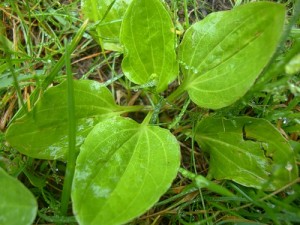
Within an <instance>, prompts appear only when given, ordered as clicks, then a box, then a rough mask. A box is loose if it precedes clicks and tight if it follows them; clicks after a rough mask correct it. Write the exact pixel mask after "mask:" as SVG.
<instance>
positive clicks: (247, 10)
mask: <svg viewBox="0 0 300 225" xmlns="http://www.w3.org/2000/svg"><path fill="white" fill-rule="evenodd" d="M284 19H285V10H284V5H281V4H275V3H271V2H257V3H250V4H246V5H242V6H239V7H236V8H234V9H233V10H231V11H226V12H217V13H212V14H210V15H208V16H207V17H206V18H205V19H204V20H202V21H200V22H197V23H196V24H194V25H193V26H191V27H190V28H189V29H188V30H187V31H186V33H185V36H184V38H183V41H182V43H181V45H180V47H179V61H180V62H181V68H182V71H183V73H184V76H185V81H184V85H185V89H186V90H187V91H188V93H189V96H190V97H191V99H192V101H193V102H195V103H196V104H197V105H199V106H201V107H205V108H211V109H218V108H222V107H225V106H228V105H230V104H232V103H234V102H235V101H236V100H238V99H239V98H241V97H242V96H243V95H244V94H245V93H246V92H247V91H248V90H249V89H250V87H251V86H252V84H253V83H254V81H255V80H256V78H257V77H258V76H259V74H260V73H261V72H262V70H263V68H264V67H265V65H266V64H267V63H268V61H269V60H270V58H271V56H272V55H273V53H274V52H275V49H276V47H277V44H278V41H279V38H280V36H281V33H282V30H283V24H284Z"/></svg>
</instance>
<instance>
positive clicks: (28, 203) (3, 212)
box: [0, 167, 38, 225]
mask: <svg viewBox="0 0 300 225" xmlns="http://www.w3.org/2000/svg"><path fill="white" fill-rule="evenodd" d="M0 184H1V185H0V224H3V225H4V224H5V225H20V224H22V225H27V224H28V225H31V224H32V223H33V220H34V219H35V217H36V213H37V208H38V207H37V202H36V200H35V198H34V196H33V195H32V193H31V192H30V191H29V190H28V189H27V188H26V187H25V186H24V185H23V184H22V183H21V182H20V181H18V180H17V179H15V178H13V177H11V176H9V175H8V174H7V173H6V172H5V171H4V170H3V169H2V168H1V167H0Z"/></svg>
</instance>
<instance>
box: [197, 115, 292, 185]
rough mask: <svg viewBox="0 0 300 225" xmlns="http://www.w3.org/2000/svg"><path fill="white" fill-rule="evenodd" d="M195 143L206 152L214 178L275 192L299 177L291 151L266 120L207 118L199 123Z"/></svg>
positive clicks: (286, 142) (285, 141)
mask: <svg viewBox="0 0 300 225" xmlns="http://www.w3.org/2000/svg"><path fill="white" fill-rule="evenodd" d="M196 141H197V142H198V144H199V145H200V146H201V148H202V149H203V150H205V151H207V152H209V154H210V162H209V174H210V176H212V177H214V178H215V179H230V180H233V181H235V182H237V183H240V184H242V185H245V186H249V187H255V188H264V189H266V190H275V189H277V188H280V187H282V186H284V185H286V184H288V183H289V182H291V181H293V180H294V179H296V178H297V177H298V169H297V165H296V162H295V155H294V152H293V150H292V148H291V147H290V145H289V143H288V141H287V140H285V139H284V138H283V137H282V135H281V134H280V133H279V131H278V130H277V129H276V128H275V127H274V126H273V125H272V124H270V123H269V122H268V121H267V120H264V119H256V118H251V117H239V118H234V119H223V118H212V117H208V118H205V119H203V120H202V121H200V122H199V123H198V125H197V129H196Z"/></svg>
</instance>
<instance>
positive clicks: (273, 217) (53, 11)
mask: <svg viewBox="0 0 300 225" xmlns="http://www.w3.org/2000/svg"><path fill="white" fill-rule="evenodd" d="M167 2H168V3H169V5H170V9H171V10H172V16H173V20H174V21H175V22H176V23H177V29H179V30H180V29H186V28H188V27H189V26H190V25H191V24H193V23H194V22H195V21H197V20H200V19H202V18H204V17H205V16H206V15H207V14H209V13H211V12H213V11H218V10H225V9H229V8H231V7H233V6H234V5H235V2H236V4H237V5H238V4H240V3H241V2H244V3H246V2H249V1H232V0H229V1H221V0H220V1H218V0H216V1H213V2H214V4H211V3H210V2H212V1H200V0H182V1H176V0H170V1H167ZM224 2H225V3H224ZM277 2H281V3H285V4H286V5H287V9H288V11H289V12H290V13H292V11H293V6H294V5H293V1H292V0H288V1H280V0H278V1H277ZM0 18H1V21H0V55H1V57H0V116H1V122H0V129H1V132H2V133H0V166H1V167H2V168H4V169H5V170H6V171H7V172H8V173H9V174H10V175H11V176H14V177H17V178H18V179H19V180H21V181H22V182H23V183H24V185H25V186H26V187H28V188H29V190H30V191H31V192H33V193H34V195H35V196H36V198H37V200H38V205H39V213H38V216H37V218H36V220H35V223H34V224H51V223H53V222H61V223H69V224H76V223H73V222H74V219H73V218H72V214H71V211H69V212H68V213H69V214H68V215H69V216H70V217H68V218H61V217H59V215H60V207H61V205H60V204H61V203H60V198H61V194H62V189H63V188H62V187H63V182H64V178H65V177H64V175H65V170H66V164H65V163H64V162H60V161H45V160H37V159H32V158H29V157H26V156H24V155H21V154H20V153H18V152H17V151H16V150H15V149H12V148H10V147H9V146H8V145H7V144H6V142H5V138H4V132H5V130H6V128H7V127H8V125H9V123H10V121H11V120H12V119H13V118H14V115H15V114H16V112H17V111H18V109H20V108H21V106H22V105H23V104H26V107H25V108H28V110H30V109H31V108H32V107H33V105H34V103H35V101H36V100H37V99H38V97H39V96H40V95H41V94H42V93H43V91H44V90H45V89H46V88H47V87H48V86H49V85H53V84H54V85H55V84H57V83H59V82H61V81H62V80H65V79H66V78H67V75H66V74H70V73H73V76H74V78H76V79H93V80H97V81H99V82H108V84H109V87H110V89H111V91H112V93H113V95H114V97H115V100H116V101H117V102H118V103H119V104H121V105H133V104H135V103H138V104H144V105H150V103H149V98H148V97H147V94H146V93H144V92H143V91H138V92H136V91H135V90H132V89H130V84H129V83H128V80H126V79H124V77H123V76H122V71H121V69H120V64H121V59H122V56H121V55H120V54H117V53H114V52H108V51H103V50H101V49H100V47H99V45H98V43H96V42H95V41H94V40H93V38H92V37H91V35H90V34H89V33H88V32H84V33H83V38H82V39H81V40H80V41H79V42H78V43H77V42H75V41H74V37H75V36H76V35H78V34H79V32H80V31H82V30H81V29H82V24H83V23H84V19H83V17H82V14H81V11H80V1H79V0H74V1H71V0H70V1H67V0H65V1H51V0H30V1H29V0H20V1H14V0H4V2H3V3H0ZM297 24H298V27H297V26H294V27H293V28H292V35H293V38H294V39H297V40H300V28H299V25H300V21H299V20H298V21H297ZM180 38H181V36H179V39H180ZM291 39H292V38H291V37H289V40H291ZM72 40H73V42H72ZM65 41H66V42H67V43H73V44H74V45H73V46H71V48H74V51H73V54H72V55H71V56H70V60H71V67H72V68H71V71H69V68H65V66H64V65H65V61H64V60H62V57H65V54H66V51H68V49H66V44H65ZM75 44H76V45H75ZM4 46H7V47H4ZM69 47H70V46H69ZM289 48H290V46H289V44H288V43H287V44H285V45H284V48H283V49H281V51H280V52H279V54H278V56H277V58H276V59H274V61H275V64H276V63H277V64H278V67H275V69H274V70H275V72H276V71H277V75H276V76H275V77H274V76H273V77H272V79H270V81H269V83H268V84H267V85H265V86H263V87H260V86H257V89H256V92H255V97H254V98H251V99H249V98H248V97H247V96H245V98H243V99H242V100H241V101H239V102H238V103H237V104H235V105H233V106H230V107H228V108H225V109H223V110H222V111H220V113H222V115H227V116H233V115H250V116H253V117H260V118H265V119H267V120H269V121H270V122H271V123H273V124H274V125H276V126H277V128H278V129H279V130H280V132H281V133H282V134H283V135H284V136H285V137H286V138H287V139H288V140H289V141H290V143H291V145H292V146H293V148H294V150H295V151H296V152H297V155H298V165H299V162H300V157H299V153H300V143H299V140H300V138H299V131H300V105H299V102H300V91H299V89H298V90H297V88H296V87H299V85H300V75H299V73H298V74H297V75H294V76H289V77H287V76H286V75H284V74H283V73H282V72H278V71H279V70H280V68H281V69H282V68H283V69H284V65H283V67H282V66H281V65H280V62H282V61H284V60H285V59H286V58H288V53H287V52H288V50H289ZM8 52H10V53H9V54H8ZM9 58H10V60H9ZM280 66H281V67H280ZM14 75H15V77H16V79H14ZM16 87H18V88H19V90H18V88H16ZM173 88H175V84H174V85H173V86H172V85H171V86H170V89H169V90H168V91H167V92H166V94H167V93H170V92H171V91H172V90H173ZM34 92H36V94H35V96H36V97H34V98H30V97H29V96H30V95H31V94H32V93H34ZM18 96H19V97H18ZM28 100H30V101H28ZM23 113H24V112H23ZM208 113H209V111H208V110H205V109H201V108H198V107H196V106H195V105H194V104H192V103H190V104H189V103H188V102H186V100H185V99H184V96H183V97H181V98H180V99H178V100H177V106H176V107H174V108H172V109H171V111H168V112H167V111H166V109H164V108H163V109H162V111H161V114H160V115H159V116H160V118H159V120H160V123H161V124H162V126H167V125H168V124H170V121H175V122H174V123H172V124H171V128H172V133H173V134H174V135H176V137H177V139H178V140H179V141H180V144H181V151H182V167H184V168H186V169H188V170H189V171H193V172H195V173H196V174H201V175H203V176H206V174H207V171H208V166H209V163H208V161H209V158H208V156H207V155H206V154H205V153H203V152H202V151H201V149H200V148H199V147H198V146H197V145H196V144H194V143H195V142H194V140H193V139H192V138H187V136H186V135H183V133H184V132H182V131H185V130H186V131H187V130H190V129H193V128H194V125H195V124H196V122H197V121H199V119H200V117H201V116H203V115H205V114H208ZM130 117H132V118H133V119H135V120H137V121H142V119H143V117H144V114H143V113H131V114H130ZM299 182H300V178H298V179H297V180H296V181H294V182H292V183H290V184H289V185H287V186H286V187H284V188H283V189H280V190H277V191H275V192H272V193H265V192H263V191H258V190H255V189H252V188H247V187H244V186H241V185H238V184H236V183H234V182H232V181H218V183H219V184H221V185H222V186H223V187H225V188H227V189H229V190H231V191H232V192H233V193H234V194H235V196H234V197H222V196H220V195H218V194H216V193H215V192H212V191H210V190H208V189H195V188H192V187H191V186H189V184H190V181H189V180H188V179H186V178H184V177H183V176H181V175H180V174H179V175H178V176H177V178H176V180H175V181H174V182H173V185H172V187H171V188H170V190H169V191H168V192H167V193H166V194H165V195H164V196H163V197H162V198H161V200H160V202H158V203H157V204H156V205H155V206H154V207H153V208H152V209H150V210H149V211H148V212H147V213H145V214H144V215H142V216H141V217H139V218H137V219H135V220H134V221H132V222H131V223H130V224H153V225H154V224H164V225H165V224H191V225H192V224H297V223H300V207H299V205H300V185H299ZM0 204H1V203H0ZM65 210H66V209H65Z"/></svg>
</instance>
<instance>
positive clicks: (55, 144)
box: [6, 80, 120, 159]
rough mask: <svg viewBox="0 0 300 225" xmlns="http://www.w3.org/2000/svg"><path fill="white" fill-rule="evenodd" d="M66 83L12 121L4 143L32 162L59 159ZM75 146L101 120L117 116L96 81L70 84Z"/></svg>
mask: <svg viewBox="0 0 300 225" xmlns="http://www.w3.org/2000/svg"><path fill="white" fill-rule="evenodd" d="M66 86H67V83H66V82H64V83H62V84H60V85H58V86H55V87H52V88H49V89H48V90H47V91H46V92H45V94H44V95H43V97H42V98H41V100H40V101H39V102H38V103H37V105H36V106H35V107H34V108H33V110H32V111H31V112H29V113H28V114H27V115H25V116H23V117H21V118H19V119H17V120H16V121H14V122H13V123H12V124H11V125H10V127H9V128H8V130H7V133H6V140H7V141H8V142H9V143H10V145H11V146H13V147H14V148H16V149H17V150H18V151H20V152H21V153H23V154H25V155H28V156H30V157H33V158H40V159H62V158H64V157H65V155H66V151H67V149H68V113H67V110H68V109H67V89H66ZM74 97H75V110H76V119H77V121H76V123H77V133H76V135H77V136H76V138H77V146H80V145H81V144H82V143H83V141H84V138H85V137H86V136H87V134H88V133H89V131H90V130H91V129H92V127H93V126H94V125H95V124H96V123H97V122H99V121H100V120H101V119H102V118H104V116H111V115H116V114H119V113H120V112H119V111H120V106H117V105H116V104H115V102H114V99H113V97H112V95H111V93H110V91H109V90H108V89H107V88H106V87H104V86H101V84H100V83H98V82H96V81H88V80H82V81H74Z"/></svg>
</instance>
